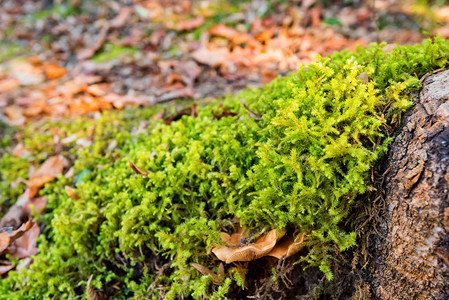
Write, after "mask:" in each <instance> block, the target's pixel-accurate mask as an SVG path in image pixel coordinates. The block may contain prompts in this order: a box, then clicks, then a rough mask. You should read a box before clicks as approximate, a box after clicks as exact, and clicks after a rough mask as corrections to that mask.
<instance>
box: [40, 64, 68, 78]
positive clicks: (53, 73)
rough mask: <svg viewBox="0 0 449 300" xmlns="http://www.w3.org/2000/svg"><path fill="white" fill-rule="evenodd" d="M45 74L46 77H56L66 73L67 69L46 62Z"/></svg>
mask: <svg viewBox="0 0 449 300" xmlns="http://www.w3.org/2000/svg"><path fill="white" fill-rule="evenodd" d="M44 72H45V76H47V78H48V79H56V78H60V77H62V76H64V75H65V74H67V70H66V69H65V68H62V67H60V66H58V65H56V64H48V65H46V66H45V67H44Z"/></svg>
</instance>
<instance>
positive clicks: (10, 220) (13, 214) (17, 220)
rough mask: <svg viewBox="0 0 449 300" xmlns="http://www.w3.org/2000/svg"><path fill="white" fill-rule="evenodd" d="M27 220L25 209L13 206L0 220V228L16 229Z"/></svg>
mask: <svg viewBox="0 0 449 300" xmlns="http://www.w3.org/2000/svg"><path fill="white" fill-rule="evenodd" d="M27 220H28V215H27V212H26V211H25V209H24V208H23V207H21V206H17V205H13V206H11V208H10V209H9V210H8V212H7V213H6V214H5V215H4V216H3V217H2V219H1V220H0V228H4V227H12V229H17V228H19V227H20V226H22V224H23V223H25V222H26V221H27Z"/></svg>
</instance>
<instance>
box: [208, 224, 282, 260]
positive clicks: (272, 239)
mask: <svg viewBox="0 0 449 300" xmlns="http://www.w3.org/2000/svg"><path fill="white" fill-rule="evenodd" d="M284 234H285V231H281V232H278V230H277V229H272V230H271V231H270V232H268V233H267V234H266V235H261V236H259V237H258V238H257V239H256V241H255V242H254V243H251V244H249V245H244V246H242V247H238V246H237V244H236V243H233V242H235V238H236V237H235V236H234V237H233V236H232V235H231V236H229V235H227V234H223V235H222V237H221V239H222V240H223V241H225V242H231V243H230V244H231V246H219V247H215V248H213V249H212V252H213V253H214V254H215V255H216V256H217V257H218V259H220V260H222V261H224V262H226V263H227V264H229V263H231V262H236V261H251V260H255V259H258V258H261V257H263V256H266V255H267V254H268V253H269V252H270V251H271V250H272V249H273V248H274V246H275V245H276V242H277V241H278V240H279V239H280V238H282V237H283V236H284ZM232 241H233V242H232Z"/></svg>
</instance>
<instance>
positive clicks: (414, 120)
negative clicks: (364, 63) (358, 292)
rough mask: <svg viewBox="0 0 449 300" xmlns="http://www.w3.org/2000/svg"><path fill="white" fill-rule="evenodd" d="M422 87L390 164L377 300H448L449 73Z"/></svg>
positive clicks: (374, 273)
mask: <svg viewBox="0 0 449 300" xmlns="http://www.w3.org/2000/svg"><path fill="white" fill-rule="evenodd" d="M422 82H423V89H422V91H421V93H420V94H419V97H417V98H416V99H415V106H414V107H413V108H412V109H411V111H410V112H409V113H407V115H406V116H405V118H404V120H403V124H405V125H404V128H403V129H402V131H401V133H400V134H399V135H398V136H397V138H396V140H395V142H394V145H393V147H392V152H391V156H390V159H389V160H388V161H389V167H388V169H387V170H388V174H387V176H386V178H385V185H384V190H383V192H384V199H385V201H386V205H385V208H384V209H383V212H382V221H381V222H380V224H378V232H379V235H378V236H377V237H376V238H375V243H376V244H375V247H374V249H373V250H371V254H372V255H373V259H372V261H371V272H370V274H369V277H370V278H371V280H370V281H371V291H372V292H373V293H374V295H375V297H376V298H378V299H449V234H448V233H449V70H446V71H440V72H438V73H435V74H433V75H430V76H428V77H426V78H424V79H423V80H422Z"/></svg>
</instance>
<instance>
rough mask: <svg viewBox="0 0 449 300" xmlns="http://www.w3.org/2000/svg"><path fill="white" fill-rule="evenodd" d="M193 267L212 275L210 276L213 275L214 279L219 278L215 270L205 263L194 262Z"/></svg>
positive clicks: (202, 272)
mask: <svg viewBox="0 0 449 300" xmlns="http://www.w3.org/2000/svg"><path fill="white" fill-rule="evenodd" d="M192 267H194V268H195V269H197V270H198V271H200V273H201V274H203V275H205V276H208V275H210V276H212V278H213V279H215V280H218V277H217V275H216V274H215V273H214V272H212V271H211V270H210V269H209V268H207V267H205V266H203V265H200V264H195V263H193V264H192Z"/></svg>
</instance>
